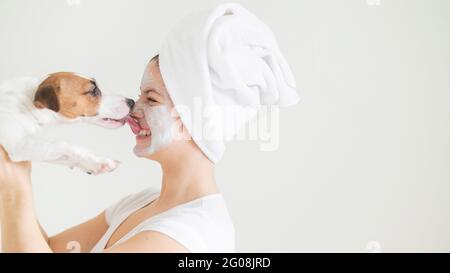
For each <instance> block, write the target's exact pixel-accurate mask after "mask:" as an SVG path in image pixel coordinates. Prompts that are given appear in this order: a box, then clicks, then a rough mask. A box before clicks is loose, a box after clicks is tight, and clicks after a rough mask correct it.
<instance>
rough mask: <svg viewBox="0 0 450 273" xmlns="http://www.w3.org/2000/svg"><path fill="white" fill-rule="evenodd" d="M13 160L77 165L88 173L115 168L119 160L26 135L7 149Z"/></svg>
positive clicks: (102, 171) (62, 143)
mask: <svg viewBox="0 0 450 273" xmlns="http://www.w3.org/2000/svg"><path fill="white" fill-rule="evenodd" d="M7 150H8V154H9V157H10V158H11V160H13V161H42V162H50V163H57V164H63V165H66V166H68V167H70V168H74V167H77V168H79V169H81V170H82V171H84V172H86V173H88V174H100V173H105V172H111V171H113V170H115V169H116V168H117V166H118V164H119V162H118V161H115V160H111V159H106V158H101V157H98V156H96V155H94V154H93V153H91V152H89V151H88V150H86V149H84V148H81V147H78V146H74V145H71V144H68V143H66V142H62V141H52V140H47V139H42V138H36V137H25V138H23V139H22V140H20V141H19V142H18V143H17V144H16V145H14V147H13V148H12V149H7Z"/></svg>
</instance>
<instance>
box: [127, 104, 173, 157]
mask: <svg viewBox="0 0 450 273" xmlns="http://www.w3.org/2000/svg"><path fill="white" fill-rule="evenodd" d="M142 110H143V111H144V114H145V120H146V121H147V124H148V125H149V126H150V131H151V140H150V143H146V144H144V145H143V144H138V145H137V146H136V147H135V148H134V153H135V154H136V155H137V156H141V157H145V156H150V155H152V154H153V153H155V152H157V151H159V150H161V149H162V148H164V147H166V146H167V145H169V144H170V143H171V142H172V141H173V139H174V133H173V131H174V129H175V121H174V120H173V118H172V116H171V114H170V111H169V109H168V108H167V106H165V105H163V106H155V107H145V108H143V109H142Z"/></svg>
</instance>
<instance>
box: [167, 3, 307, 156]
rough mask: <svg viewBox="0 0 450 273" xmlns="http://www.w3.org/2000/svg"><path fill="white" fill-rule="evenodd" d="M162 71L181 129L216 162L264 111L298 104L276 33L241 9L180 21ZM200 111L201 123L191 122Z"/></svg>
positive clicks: (226, 7) (223, 9)
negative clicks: (195, 113)
mask: <svg viewBox="0 0 450 273" xmlns="http://www.w3.org/2000/svg"><path fill="white" fill-rule="evenodd" d="M159 66H160V70H161V75H162V77H163V80H164V83H165V85H166V87H167V90H168V92H169V95H170V97H171V99H172V101H173V102H174V104H175V106H176V108H177V110H178V111H179V112H180V116H181V120H182V122H183V124H184V125H185V127H186V129H187V130H188V131H189V133H190V134H191V136H192V138H193V140H194V141H195V143H196V144H197V145H198V146H199V148H200V149H201V150H202V151H203V153H204V154H205V155H206V156H207V157H208V158H209V159H210V160H211V161H213V162H215V163H216V162H217V161H219V160H220V158H221V157H222V155H223V153H224V151H225V141H227V140H228V139H230V138H231V137H232V136H233V135H235V134H236V133H237V131H238V130H239V129H240V128H241V127H242V126H243V125H244V124H245V123H246V122H248V121H249V119H251V118H252V117H253V116H254V114H255V113H256V111H257V110H258V109H259V108H260V107H261V106H264V105H279V106H290V105H294V104H296V103H298V101H299V97H298V95H297V93H296V90H295V88H296V84H295V80H294V77H293V75H292V72H291V70H290V68H289V65H288V64H287V62H286V60H285V58H284V57H283V55H282V53H281V51H280V49H279V47H278V44H277V41H276V39H275V37H274V35H273V33H272V31H271V30H270V29H269V28H268V27H267V26H266V25H265V24H264V23H263V22H262V21H260V20H259V19H258V18H256V16H255V15H253V14H252V13H250V12H249V11H248V10H246V9H244V8H243V7H241V6H240V5H238V4H222V5H220V6H218V7H216V8H215V9H213V10H207V11H202V12H198V13H194V14H191V15H189V16H188V17H186V18H185V19H184V20H182V21H181V22H179V23H178V24H177V25H176V26H175V27H174V28H173V30H172V31H171V32H170V33H169V35H168V37H167V38H166V40H165V42H164V43H163V45H162V48H161V51H160V54H159ZM180 109H181V110H180ZM198 110H200V111H202V113H203V114H202V117H201V119H200V120H198V119H194V118H193V113H194V111H198ZM249 113H250V114H249ZM251 113H253V114H251ZM231 116H232V117H231Z"/></svg>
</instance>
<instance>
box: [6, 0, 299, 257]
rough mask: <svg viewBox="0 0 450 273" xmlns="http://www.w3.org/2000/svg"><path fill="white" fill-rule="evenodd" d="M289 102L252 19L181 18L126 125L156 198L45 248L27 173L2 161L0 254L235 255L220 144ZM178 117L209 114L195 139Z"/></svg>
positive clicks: (261, 30)
mask: <svg viewBox="0 0 450 273" xmlns="http://www.w3.org/2000/svg"><path fill="white" fill-rule="evenodd" d="M204 37H210V38H211V39H210V40H205V39H204ZM198 99H200V100H201V102H202V103H200V104H199V105H200V106H198V105H197V103H198ZM297 102H298V97H297V94H296V92H295V82H294V80H293V77H292V74H291V72H290V70H289V67H288V66H287V63H286V62H285V60H284V58H283V56H282V55H281V53H280V52H279V49H278V46H277V44H276V41H275V39H274V37H273V36H272V33H271V32H270V30H269V29H268V28H267V27H266V26H265V25H264V24H263V23H262V22H261V21H259V20H258V19H257V18H256V17H255V16H254V15H253V14H251V13H250V12H248V11H247V10H245V9H243V8H242V7H240V6H239V5H235V4H224V5H221V6H219V7H217V8H216V9H213V10H212V11H206V12H203V13H196V14H193V15H191V16H190V17H187V18H186V19H185V20H183V21H182V22H181V23H180V24H178V25H177V26H176V27H175V28H174V30H173V31H172V32H171V33H170V35H169V36H168V38H167V40H166V42H165V43H164V44H163V46H162V48H161V53H160V57H158V56H156V57H155V58H153V59H152V60H151V61H150V62H149V64H148V65H147V68H146V70H145V72H144V76H143V78H142V82H141V94H140V98H139V100H138V101H137V102H136V106H135V108H134V109H133V112H132V115H131V116H132V119H130V120H129V125H130V126H131V129H132V131H133V132H134V133H135V134H136V135H137V136H136V146H135V148H134V153H135V154H136V155H137V156H139V157H143V158H147V159H150V160H154V161H157V162H158V163H159V164H160V165H161V168H162V172H163V178H162V185H161V189H160V190H157V189H148V190H145V191H143V192H140V193H137V194H134V195H131V196H128V197H125V198H124V199H122V200H121V201H119V202H118V203H116V204H114V205H113V206H111V207H109V208H108V209H106V210H105V211H104V212H102V213H101V214H100V215H98V216H97V217H95V218H94V219H92V220H90V221H87V222H85V223H83V224H81V225H78V226H76V227H74V228H71V229H69V230H67V231H64V232H62V233H61V234H58V235H56V236H53V237H50V238H49V237H48V236H47V235H46V233H45V232H44V231H43V230H42V228H41V227H40V225H39V224H38V221H37V220H36V217H35V213H34V209H33V202H32V192H31V181H30V172H31V165H30V164H29V163H11V162H10V161H9V160H8V158H7V156H6V155H5V154H4V152H2V155H1V156H2V158H3V160H2V162H1V163H0V223H2V235H3V242H2V246H3V251H6V252H66V251H67V249H68V246H77V247H79V248H80V251H82V252H232V251H234V228H233V224H232V221H231V218H230V216H229V214H228V211H227V208H226V204H225V201H224V199H223V197H222V195H221V194H220V192H219V189H218V187H217V185H216V182H215V180H214V165H215V163H217V162H218V161H219V160H220V158H221V156H222V154H223V152H224V149H225V148H224V147H225V145H224V142H225V140H226V139H228V138H229V137H230V136H231V135H233V134H234V133H236V131H237V130H238V129H239V128H240V126H242V125H243V124H244V123H245V122H246V121H248V117H247V116H244V115H241V114H242V113H243V112H244V111H241V110H248V109H247V108H250V109H252V110H255V109H257V107H258V106H260V105H274V104H276V105H292V104H295V103H297ZM196 105H197V106H196ZM175 106H176V109H175ZM230 106H232V107H231V108H230ZM183 107H184V108H185V110H186V108H187V110H190V111H194V110H195V109H194V108H196V107H197V108H198V107H199V108H201V110H202V111H204V112H207V113H209V116H207V118H204V119H203V120H201V121H200V125H201V126H200V127H201V128H203V129H202V130H197V126H198V125H199V124H198V122H197V124H195V122H192V120H190V119H189V117H190V115H187V114H186V113H185V112H182V109H181V108H183ZM180 109H181V110H180ZM230 109H231V111H229V110H230ZM222 110H223V111H222ZM211 113H213V114H212V115H211ZM224 114H225V117H226V118H229V117H230V116H232V115H236V117H238V118H237V119H234V118H233V119H232V120H234V121H236V120H238V121H237V122H236V123H237V124H236V123H233V122H229V119H226V121H225V119H221V118H218V117H222V118H223V115H224Z"/></svg>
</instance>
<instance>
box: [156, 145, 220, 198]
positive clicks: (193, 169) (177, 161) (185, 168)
mask: <svg viewBox="0 0 450 273" xmlns="http://www.w3.org/2000/svg"><path fill="white" fill-rule="evenodd" d="M185 144H186V143H185ZM172 148H174V151H175V154H174V155H173V156H171V157H170V158H168V159H166V160H162V161H161V162H160V163H161V168H162V172H163V177H162V186H161V193H160V197H159V198H158V199H159V202H160V203H173V204H179V203H184V202H188V201H190V200H194V199H197V198H200V197H202V196H205V195H209V194H213V193H218V192H219V189H218V187H217V184H216V183H215V179H214V163H212V162H211V161H210V160H208V159H207V158H206V157H205V156H204V155H203V154H202V152H201V151H200V150H199V149H198V148H197V147H196V146H195V144H193V143H192V144H190V145H180V146H178V147H172ZM181 151H182V152H181Z"/></svg>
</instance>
